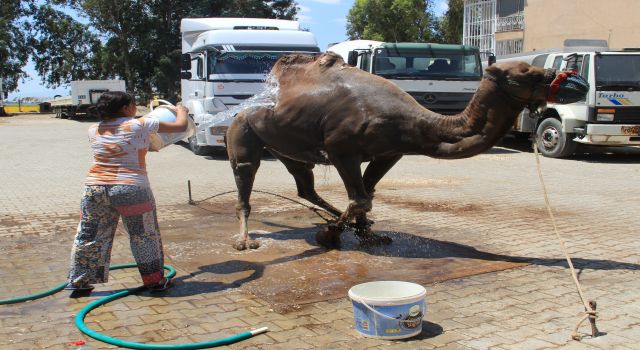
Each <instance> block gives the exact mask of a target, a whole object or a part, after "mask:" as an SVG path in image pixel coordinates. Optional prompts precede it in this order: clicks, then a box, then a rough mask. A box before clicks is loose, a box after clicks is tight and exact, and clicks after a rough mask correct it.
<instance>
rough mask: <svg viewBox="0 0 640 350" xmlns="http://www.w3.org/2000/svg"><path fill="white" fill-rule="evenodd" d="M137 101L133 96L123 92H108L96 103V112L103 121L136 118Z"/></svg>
mask: <svg viewBox="0 0 640 350" xmlns="http://www.w3.org/2000/svg"><path fill="white" fill-rule="evenodd" d="M135 106H136V103H135V100H134V98H133V96H131V95H129V94H128V93H126V92H122V91H107V92H105V93H103V94H102V95H101V96H100V98H99V99H98V102H97V103H96V112H97V113H98V116H99V117H100V119H102V120H106V119H112V118H117V117H135V113H136V110H135Z"/></svg>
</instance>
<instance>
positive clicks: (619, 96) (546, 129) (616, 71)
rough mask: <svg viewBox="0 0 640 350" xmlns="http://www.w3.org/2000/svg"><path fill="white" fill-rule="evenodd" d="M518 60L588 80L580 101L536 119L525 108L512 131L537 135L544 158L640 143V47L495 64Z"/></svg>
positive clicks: (540, 54) (529, 57)
mask: <svg viewBox="0 0 640 350" xmlns="http://www.w3.org/2000/svg"><path fill="white" fill-rule="evenodd" d="M510 60H520V61H525V62H527V63H530V64H532V65H534V66H539V67H544V68H554V69H560V70H573V71H576V72H577V73H579V74H580V75H581V76H582V77H583V78H585V79H586V80H587V81H588V82H589V86H590V88H589V92H588V93H587V96H586V97H585V99H584V100H583V101H580V102H576V103H571V104H564V105H561V104H554V103H549V104H548V106H547V109H546V111H545V112H544V113H543V114H542V116H541V117H540V118H539V119H536V118H530V111H529V110H527V109H525V110H524V112H523V113H521V115H520V116H519V117H518V119H517V120H516V123H515V125H514V127H513V131H514V132H516V133H527V134H531V135H533V136H535V137H536V140H537V146H538V149H539V151H540V153H542V154H543V155H545V156H547V157H552V158H560V157H565V156H568V155H571V154H572V153H574V152H575V150H576V146H577V145H578V144H586V145H594V146H632V145H640V49H624V50H618V51H615V50H610V49H608V48H606V47H596V48H582V49H580V50H573V51H570V50H551V51H547V52H538V53H535V52H534V53H528V54H523V55H518V56H513V57H509V58H506V59H498V62H504V61H510Z"/></svg>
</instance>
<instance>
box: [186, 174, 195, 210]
mask: <svg viewBox="0 0 640 350" xmlns="http://www.w3.org/2000/svg"><path fill="white" fill-rule="evenodd" d="M187 189H188V190H189V204H191V205H194V204H196V202H194V201H193V199H192V198H191V180H187Z"/></svg>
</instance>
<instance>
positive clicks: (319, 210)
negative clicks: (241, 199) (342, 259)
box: [191, 190, 338, 223]
mask: <svg viewBox="0 0 640 350" xmlns="http://www.w3.org/2000/svg"><path fill="white" fill-rule="evenodd" d="M237 192H238V191H237V190H231V191H226V192H220V193H216V194H214V195H213V196H210V197H207V198H205V199H201V200H198V201H191V204H193V205H197V204H200V203H202V202H205V201H208V200H210V199H213V198H216V197H219V196H222V195H225V194H229V193H237ZM253 192H258V193H263V194H268V195H271V196H274V197H278V198H282V199H285V200H288V201H290V202H293V203H296V204H299V205H301V206H303V207H305V208H307V209H309V210H311V211H312V212H314V213H315V214H316V215H318V217H320V218H321V219H322V220H324V221H325V222H327V223H330V222H333V221H334V220H335V219H337V218H338V217H337V216H335V215H333V214H331V213H330V212H328V211H326V210H324V209H322V208H318V207H314V206H310V205H306V204H304V203H302V202H300V201H297V200H295V199H293V198H289V197H285V196H283V195H279V194H277V193H272V192H267V191H261V190H253ZM323 214H324V215H329V217H330V218H329V219H327V218H326V217H325V216H324V215H323Z"/></svg>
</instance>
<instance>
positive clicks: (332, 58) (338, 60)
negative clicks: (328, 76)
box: [316, 51, 344, 68]
mask: <svg viewBox="0 0 640 350" xmlns="http://www.w3.org/2000/svg"><path fill="white" fill-rule="evenodd" d="M316 62H318V65H320V66H322V67H325V68H329V67H333V66H336V65H338V66H342V65H343V64H344V60H343V59H342V56H340V55H338V54H337V53H334V52H331V51H329V52H325V53H323V54H322V55H320V57H318V60H317V61H316Z"/></svg>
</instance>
